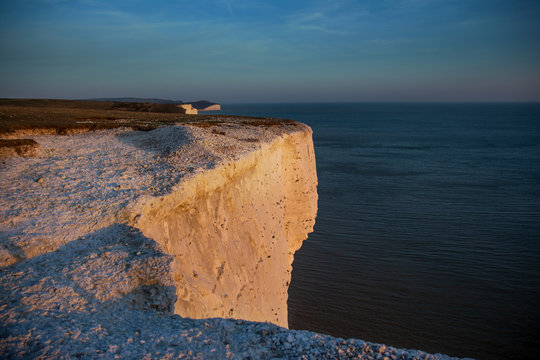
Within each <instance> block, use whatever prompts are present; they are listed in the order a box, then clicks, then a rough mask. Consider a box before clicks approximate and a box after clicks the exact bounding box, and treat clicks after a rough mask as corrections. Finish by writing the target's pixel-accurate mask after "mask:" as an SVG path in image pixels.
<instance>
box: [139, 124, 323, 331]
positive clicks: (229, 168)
mask: <svg viewBox="0 0 540 360" xmlns="http://www.w3.org/2000/svg"><path fill="white" fill-rule="evenodd" d="M299 130H300V131H294V132H291V133H285V134H283V135H281V136H279V137H277V138H275V139H273V140H272V141H271V142H269V143H264V144H262V145H261V146H260V147H259V148H258V149H256V150H254V151H252V152H250V153H248V154H246V155H244V156H242V157H241V158H240V159H238V160H235V161H232V162H229V163H226V164H223V165H221V166H218V167H216V168H214V169H211V170H207V171H205V172H203V173H200V174H197V175H195V176H193V177H191V178H190V179H188V180H187V181H184V182H181V183H180V185H179V186H178V187H177V188H175V189H174V190H173V191H172V193H170V194H167V195H165V196H162V197H157V198H153V199H151V200H149V201H146V202H145V203H144V204H143V205H142V206H141V207H140V208H138V209H137V216H139V214H140V217H138V219H137V220H136V221H135V222H134V224H133V225H134V226H135V227H136V228H138V229H141V231H142V233H143V234H144V235H145V236H147V237H149V238H151V239H154V240H155V241H157V242H158V243H159V244H161V245H162V246H163V248H164V250H165V252H166V253H168V254H171V255H173V256H174V258H175V272H174V274H175V284H176V289H177V302H176V306H175V312H176V313H177V314H179V315H181V316H184V317H190V318H208V317H232V318H240V319H247V320H253V321H268V322H272V323H275V324H278V325H281V326H285V327H286V326H287V291H288V287H289V283H290V280H291V270H292V267H291V264H292V262H293V255H294V253H295V251H296V250H297V249H298V248H300V246H301V245H302V241H303V240H304V239H306V238H307V236H308V233H310V232H311V231H313V225H314V223H315V216H316V214H317V188H316V187H317V176H316V170H315V155H314V151H313V143H312V140H311V131H310V130H309V129H307V128H302V129H299Z"/></svg>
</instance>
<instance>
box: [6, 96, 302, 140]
mask: <svg viewBox="0 0 540 360" xmlns="http://www.w3.org/2000/svg"><path fill="white" fill-rule="evenodd" d="M145 104H146V103H133V102H108V101H90V100H54V99H0V137H10V136H12V135H13V134H14V133H24V132H25V131H28V130H32V133H34V134H35V133H36V132H37V131H39V130H44V131H47V133H57V134H69V133H74V132H84V131H90V130H100V129H113V128H119V127H130V128H133V129H136V130H151V129H155V128H158V127H161V126H166V125H171V124H191V125H199V126H211V125H217V124H221V123H224V122H227V123H230V122H234V123H238V124H244V125H255V126H281V125H283V124H289V125H290V124H294V122H293V121H291V120H285V119H269V118H254V117H245V116H234V117H231V116H226V115H186V114H180V113H170V112H161V111H162V110H163V111H166V109H164V108H162V107H160V106H161V105H167V104H155V105H157V106H156V107H155V110H153V109H152V108H151V107H149V106H148V104H146V105H145Z"/></svg>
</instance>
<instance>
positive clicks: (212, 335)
mask: <svg viewBox="0 0 540 360" xmlns="http://www.w3.org/2000/svg"><path fill="white" fill-rule="evenodd" d="M31 138H32V139H34V140H35V141H36V142H37V143H38V144H39V145H40V146H39V148H37V149H36V152H35V154H33V155H34V156H30V157H24V158H23V157H16V156H14V157H7V158H4V159H2V160H1V162H0V168H1V169H0V170H1V171H0V289H1V291H0V353H2V354H4V355H5V356H7V357H11V358H34V357H43V358H70V357H74V358H77V357H84V358H103V357H106V358H155V359H157V358H205V359H208V358H210V359H212V358H216V359H224V358H245V357H248V356H250V357H252V358H275V357H283V358H291V357H300V356H304V357H306V358H336V357H341V356H359V357H360V356H361V357H363V358H366V359H375V358H382V357H384V356H388V357H391V358H400V359H417V358H418V359H419V358H422V359H424V358H431V359H445V358H447V357H445V356H442V355H433V356H431V357H430V356H429V355H428V354H425V353H423V352H420V351H406V350H399V349H394V348H391V347H386V346H384V345H378V344H370V343H366V342H363V341H360V340H350V341H344V340H341V339H335V338H331V337H329V336H324V335H320V334H316V333H311V332H306V331H289V330H286V329H284V328H283V327H286V326H287V290H288V286H289V283H290V280H291V270H292V269H291V264H292V262H293V257H294V253H295V251H296V250H297V249H298V248H299V247H300V246H301V245H302V242H303V241H304V240H305V239H306V238H307V236H308V234H309V233H310V232H311V231H312V230H313V225H314V222H315V217H316V213H317V191H316V187H317V176H316V170H315V154H314V150H313V143H312V132H311V129H310V128H309V127H308V126H306V125H303V124H299V123H293V122H283V123H278V122H260V123H259V122H258V121H247V120H245V119H233V118H231V119H225V120H221V121H220V122H219V123H211V122H210V123H201V124H194V125H189V126H188V125H185V126H171V127H163V128H158V129H155V130H152V131H147V132H142V131H132V130H130V129H115V130H106V131H95V132H88V133H83V134H77V135H70V136H54V135H39V134H33V135H32V136H31ZM175 314H176V315H175ZM178 315H180V316H178ZM210 318H214V319H210ZM216 318H217V319H216ZM228 318H233V319H241V320H229V319H228ZM192 319H201V320H192ZM246 320H247V321H257V322H255V323H251V322H247V321H246ZM263 322H267V323H263ZM268 323H273V324H276V325H272V324H268ZM277 325H279V326H281V327H279V326H277Z"/></svg>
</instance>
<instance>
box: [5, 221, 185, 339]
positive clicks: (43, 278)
mask: <svg viewBox="0 0 540 360" xmlns="http://www.w3.org/2000/svg"><path fill="white" fill-rule="evenodd" d="M171 261H172V258H171V256H169V255H167V254H165V253H164V252H163V251H162V250H161V248H160V246H159V244H157V243H156V242H155V241H153V240H151V239H149V238H147V237H145V236H144V235H143V234H142V233H141V232H140V231H139V230H137V229H135V228H133V227H130V226H127V225H122V224H114V225H111V226H109V227H107V228H103V229H100V230H98V231H96V232H93V233H90V234H87V235H85V236H84V237H81V238H79V239H78V240H75V241H72V242H69V243H67V244H65V245H64V246H62V247H61V248H59V249H58V250H56V251H53V252H50V253H46V254H42V255H39V256H36V257H33V258H31V259H28V260H23V261H20V262H18V263H16V264H13V265H11V266H7V267H5V268H2V269H1V270H0V271H1V275H0V288H1V289H2V290H1V291H0V323H1V325H0V338H1V337H5V336H9V335H10V334H11V333H12V332H13V331H15V332H17V331H16V329H20V328H21V327H22V328H28V327H29V326H30V327H35V326H38V325H37V324H40V323H41V326H45V325H44V324H43V322H44V321H45V322H47V321H51V320H53V322H55V321H57V320H58V319H59V318H67V319H70V321H71V322H72V321H73V320H75V319H78V320H77V321H82V322H84V321H87V322H88V321H91V320H90V319H91V318H92V317H93V316H94V315H93V314H95V313H96V312H102V311H115V312H117V313H118V314H120V313H121V312H125V311H128V310H129V311H137V310H143V311H148V310H150V311H154V312H158V313H163V314H173V312H174V303H175V301H176V290H175V287H174V283H173V279H172V276H171V271H170V263H171ZM115 309H116V310H115ZM119 309H121V310H122V311H120V312H119ZM47 319H48V320H47ZM47 326H50V325H47Z"/></svg>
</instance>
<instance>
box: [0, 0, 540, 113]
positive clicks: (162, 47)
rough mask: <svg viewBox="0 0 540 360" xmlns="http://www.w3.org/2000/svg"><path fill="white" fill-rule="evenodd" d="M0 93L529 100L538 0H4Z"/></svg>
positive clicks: (536, 57) (539, 56)
mask: <svg viewBox="0 0 540 360" xmlns="http://www.w3.org/2000/svg"><path fill="white" fill-rule="evenodd" d="M0 31H1V37H0V97H32V98H67V99H81V98H96V97H152V98H165V99H179V100H183V101H194V100H199V99H208V100H212V101H216V102H220V103H250V102H322V101H327V102H336V101H346V102H351V101H359V102H363V101H365V102H372V101H377V102H378V101H382V102H384V101H392V102H394V101H406V102H407V101H428V102H431V101H433V102H439V101H540V1H538V0H356V1H355V0H335V1H329V0H327V1H316V0H314V1H304V0H273V1H260V0H192V1H183V0H176V1H173V0H169V1H166V0H153V1H138V0H130V1H127V0H123V1H114V0H106V1H105V0H2V1H0Z"/></svg>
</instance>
